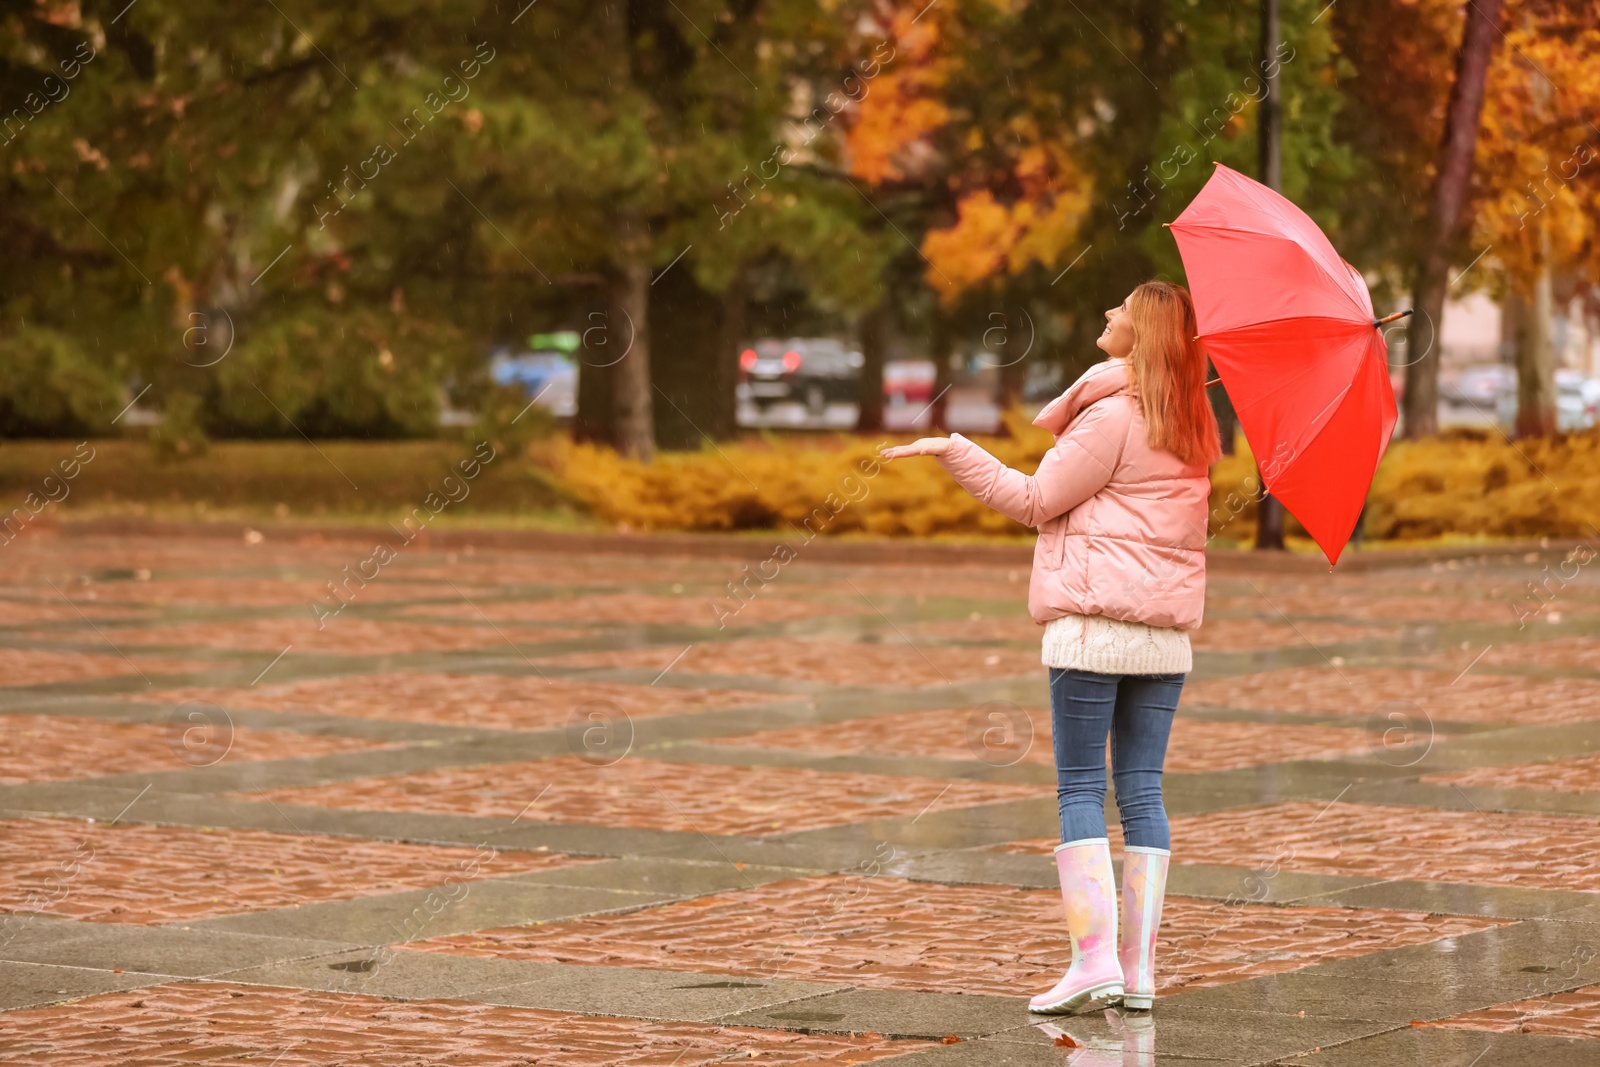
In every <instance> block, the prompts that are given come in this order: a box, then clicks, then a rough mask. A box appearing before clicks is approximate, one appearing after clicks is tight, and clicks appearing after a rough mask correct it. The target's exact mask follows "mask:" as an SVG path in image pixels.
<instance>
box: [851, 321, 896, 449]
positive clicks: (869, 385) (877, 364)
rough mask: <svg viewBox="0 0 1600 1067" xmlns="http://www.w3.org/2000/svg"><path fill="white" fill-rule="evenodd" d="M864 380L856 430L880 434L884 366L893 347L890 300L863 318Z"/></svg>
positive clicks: (861, 326) (862, 353)
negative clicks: (891, 344) (890, 334)
mask: <svg viewBox="0 0 1600 1067" xmlns="http://www.w3.org/2000/svg"><path fill="white" fill-rule="evenodd" d="M859 329H860V331H861V359H862V364H861V380H860V382H859V384H858V390H859V403H860V406H859V408H858V409H857V410H858V414H857V415H856V430H857V432H859V433H877V432H878V431H879V430H882V429H883V363H884V355H885V354H886V350H887V349H888V347H889V300H888V297H887V296H885V297H884V300H883V302H882V303H880V304H879V305H878V306H877V307H875V308H873V309H872V310H871V311H869V312H867V313H866V314H865V315H863V316H861V323H860V326H859Z"/></svg>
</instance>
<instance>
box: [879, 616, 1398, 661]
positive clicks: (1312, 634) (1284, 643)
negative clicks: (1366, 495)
mask: <svg viewBox="0 0 1600 1067" xmlns="http://www.w3.org/2000/svg"><path fill="white" fill-rule="evenodd" d="M900 628H901V630H902V631H904V633H905V634H906V636H907V637H909V638H911V639H912V640H913V641H915V640H918V639H920V638H928V639H930V640H932V641H934V642H936V643H937V642H940V641H1016V642H1022V643H1026V644H1032V645H1037V644H1038V643H1039V642H1040V640H1041V639H1042V637H1043V634H1044V628H1043V627H1041V626H1040V625H1039V624H1038V623H1036V622H1034V621H1033V619H1032V618H1030V617H1029V616H1028V614H1027V612H1026V610H1023V609H1021V608H1020V606H1019V610H1018V611H1017V613H1016V614H1015V615H1005V616H1000V615H982V614H979V613H978V612H973V613H972V616H969V617H968V618H967V619H964V620H946V621H943V622H920V623H908V624H905V625H902V626H901V627H900ZM1397 632H1398V631H1397V630H1396V628H1395V627H1393V626H1380V625H1355V624H1351V623H1339V622H1323V621H1320V620H1308V621H1305V622H1296V623H1294V624H1292V625H1291V624H1290V623H1288V622H1286V621H1284V620H1283V619H1282V618H1270V619H1267V618H1249V617H1228V616H1226V615H1219V614H1217V613H1214V612H1213V613H1210V614H1209V615H1208V616H1207V618H1206V620H1205V622H1204V624H1202V625H1201V627H1200V628H1199V629H1198V630H1195V631H1193V632H1192V633H1190V635H1189V643H1190V645H1191V646H1192V647H1193V648H1194V649H1196V650H1197V651H1202V652H1253V651H1256V650H1258V649H1264V648H1296V647H1301V646H1304V645H1305V644H1306V643H1307V642H1308V641H1309V642H1311V643H1312V644H1313V645H1331V644H1338V643H1342V642H1347V641H1370V640H1373V639H1375V638H1384V637H1393V636H1394V635H1395V634H1396V633H1397Z"/></svg>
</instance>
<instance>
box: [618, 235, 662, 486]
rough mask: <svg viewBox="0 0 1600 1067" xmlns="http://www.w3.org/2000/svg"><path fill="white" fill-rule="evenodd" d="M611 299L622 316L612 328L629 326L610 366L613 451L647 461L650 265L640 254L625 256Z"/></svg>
mask: <svg viewBox="0 0 1600 1067" xmlns="http://www.w3.org/2000/svg"><path fill="white" fill-rule="evenodd" d="M615 302H616V306H617V310H618V311H619V312H620V313H621V317H622V319H623V321H622V323H620V324H618V325H617V326H616V327H615V329H616V330H618V331H620V330H627V329H628V326H629V325H630V324H631V325H632V338H631V340H632V347H630V348H629V349H628V354H627V355H625V356H623V357H622V358H621V359H620V360H618V361H617V365H616V367H615V368H613V370H614V372H615V377H614V379H613V386H614V392H613V400H614V402H615V405H616V412H617V451H619V452H621V453H622V454H624V455H627V456H633V457H634V458H636V459H640V460H644V461H645V462H649V460H650V457H651V456H653V455H654V454H655V420H654V418H653V417H652V413H651V410H650V408H651V395H650V394H651V389H650V267H649V265H648V264H647V263H646V262H645V260H644V259H643V258H642V257H640V258H631V259H629V261H628V263H627V265H626V266H624V267H623V268H622V269H621V271H619V272H618V279H617V288H616V301H615ZM613 343H616V342H615V341H614V342H613Z"/></svg>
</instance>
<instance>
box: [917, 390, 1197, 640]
mask: <svg viewBox="0 0 1600 1067" xmlns="http://www.w3.org/2000/svg"><path fill="white" fill-rule="evenodd" d="M1033 424H1034V425H1035V426H1042V427H1044V428H1045V429H1047V430H1049V431H1050V432H1051V433H1053V434H1055V435H1056V443H1055V447H1054V448H1052V449H1051V450H1050V451H1049V452H1047V453H1045V457H1044V459H1043V460H1041V461H1040V463H1039V469H1038V471H1037V472H1035V473H1034V475H1033V476H1032V477H1029V476H1028V475H1026V474H1023V473H1022V472H1021V471H1016V470H1012V469H1011V468H1010V467H1007V466H1006V465H1005V464H1004V463H1001V462H1000V461H999V460H998V459H996V458H995V457H994V456H992V455H990V454H989V453H988V452H986V451H984V450H983V449H982V448H980V447H979V446H977V445H975V444H973V443H972V442H971V441H969V440H967V439H966V438H965V437H962V436H961V435H960V434H951V435H950V440H951V444H950V448H949V450H948V451H946V452H945V454H944V455H943V456H941V457H939V462H940V463H941V464H943V465H944V468H945V470H947V471H949V472H950V474H951V475H952V476H954V478H955V479H956V481H958V482H960V483H961V486H962V488H964V489H966V490H967V492H969V493H971V494H972V495H973V496H975V497H977V498H978V499H979V500H981V501H982V502H983V503H985V504H987V505H989V506H990V507H992V508H994V509H995V510H996V511H998V512H1000V513H1001V514H1003V515H1007V516H1009V517H1011V518H1013V519H1015V520H1016V521H1018V522H1020V523H1022V524H1024V525H1026V526H1033V527H1036V528H1037V529H1038V531H1039V540H1038V543H1037V544H1036V545H1035V546H1034V550H1033V577H1032V578H1031V580H1030V581H1029V583H1028V613H1029V614H1030V615H1032V616H1033V618H1034V621H1035V622H1037V623H1039V624H1041V625H1043V624H1044V623H1046V622H1048V621H1050V620H1051V619H1056V618H1060V617H1061V616H1063V615H1105V616H1108V617H1110V618H1113V619H1123V620H1126V621H1133V622H1142V623H1147V624H1149V625H1151V626H1175V627H1179V628H1181V629H1184V630H1193V629H1195V628H1196V627H1198V626H1199V625H1200V614H1201V610H1202V608H1203V606H1204V602H1205V592H1206V556H1205V546H1206V509H1207V506H1208V500H1209V497H1210V493H1211V482H1210V479H1209V477H1208V476H1207V471H1206V468H1205V467H1203V466H1199V465H1194V466H1190V465H1187V464H1185V463H1184V462H1183V461H1182V460H1180V459H1178V457H1177V456H1174V455H1173V454H1172V453H1171V452H1167V451H1165V450H1159V451H1158V450H1156V449H1153V448H1151V447H1150V445H1149V442H1148V441H1147V440H1146V437H1145V425H1144V415H1143V414H1142V413H1141V412H1140V409H1139V404H1138V401H1136V400H1135V399H1134V397H1133V393H1132V383H1131V376H1130V374H1129V371H1128V365H1127V362H1126V361H1125V360H1120V359H1110V360H1106V361H1105V362H1103V363H1098V364H1096V365H1095V366H1093V367H1091V368H1090V369H1089V370H1088V371H1087V372H1086V373H1085V374H1084V375H1083V377H1081V378H1079V379H1078V380H1077V382H1075V383H1074V384H1073V386H1072V388H1071V389H1068V390H1067V391H1066V392H1065V393H1064V394H1062V395H1061V396H1060V397H1058V398H1056V399H1055V400H1053V401H1051V402H1050V403H1049V404H1048V405H1047V406H1046V407H1045V409H1044V410H1043V411H1041V412H1039V417H1038V418H1036V419H1034V420H1033Z"/></svg>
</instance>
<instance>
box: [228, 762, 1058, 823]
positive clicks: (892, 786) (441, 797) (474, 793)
mask: <svg viewBox="0 0 1600 1067" xmlns="http://www.w3.org/2000/svg"><path fill="white" fill-rule="evenodd" d="M1039 795H1040V790H1039V788H1038V787H1037V786H1031V785H1006V784H1000V783H991V782H975V781H965V780H956V781H952V782H948V783H946V782H943V781H941V780H936V779H931V778H900V777H889V776H887V775H876V774H846V773H841V772H837V771H814V770H810V769H807V768H801V767H738V766H717V765H714V764H703V763H669V762H665V761H662V760H651V759H642V758H639V757H636V756H633V757H626V758H624V759H621V760H620V761H618V762H616V763H612V764H609V765H605V766H595V765H591V764H590V763H587V762H585V761H584V760H583V759H581V758H579V757H577V756H562V757H559V758H555V759H547V760H537V761H533V762H527V763H501V764H493V765H489V766H482V767H462V768H449V769H445V770H439V771H431V772H428V773H424V774H409V775H403V776H396V777H389V778H358V779H355V780H353V781H346V782H334V783H330V784H328V785H320V786H311V787H306V788H292V789H277V790H271V791H268V792H263V793H241V794H238V798H239V799H241V800H271V801H273V802H275V803H278V804H295V805H304V806H307V807H322V808H354V809H358V810H363V811H418V812H428V813H431V814H447V815H474V816H483V817H488V818H505V819H511V818H515V817H517V816H518V813H519V812H521V813H522V814H521V818H523V819H530V820H531V819H538V820H548V821H551V822H559V823H593V824H601V825H607V826H631V827H636V828H639V829H647V830H689V831H693V830H699V831H701V832H704V833H708V834H731V835H740V834H748V835H757V836H759V835H767V834H775V833H794V832H797V831H800V830H815V829H820V828H822V827H827V826H842V825H845V824H847V823H853V822H861V821H864V820H867V819H889V818H915V817H916V816H917V815H919V814H920V813H921V812H922V810H923V809H924V808H926V807H928V806H929V805H930V804H932V803H933V802H934V801H935V800H937V801H938V810H940V811H945V810H949V809H953V808H964V807H972V806H974V805H978V804H995V803H1001V802H1004V801H1010V800H1032V799H1036V798H1038V796H1039ZM535 801H536V802H535ZM530 803H532V806H531V807H530V806H529V804H530ZM524 809H526V810H525V811H524Z"/></svg>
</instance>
